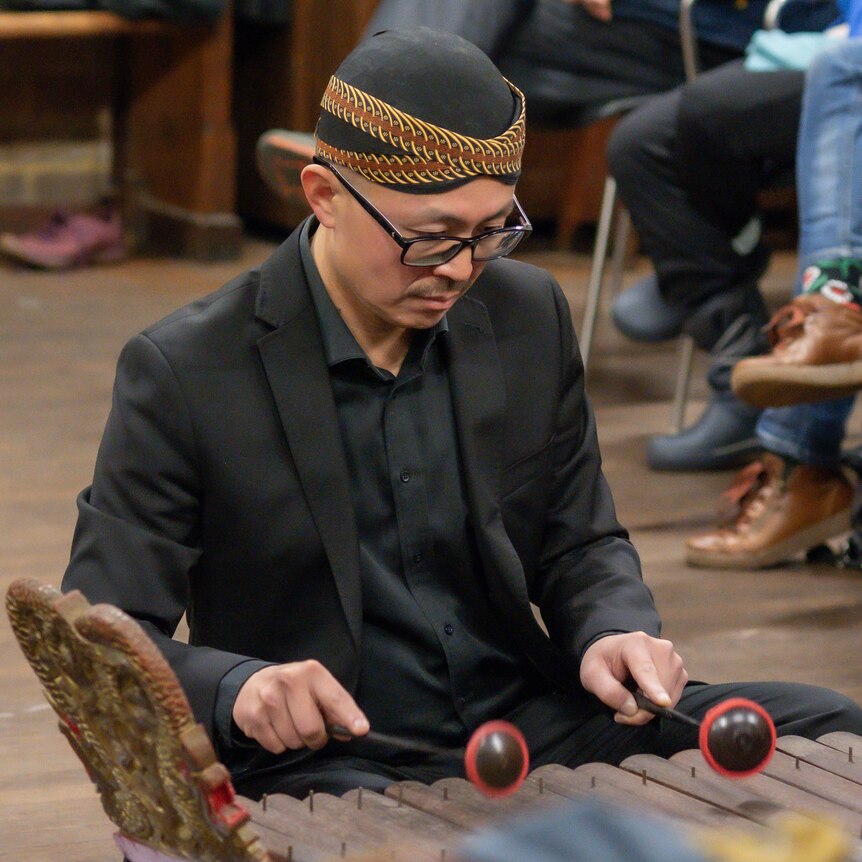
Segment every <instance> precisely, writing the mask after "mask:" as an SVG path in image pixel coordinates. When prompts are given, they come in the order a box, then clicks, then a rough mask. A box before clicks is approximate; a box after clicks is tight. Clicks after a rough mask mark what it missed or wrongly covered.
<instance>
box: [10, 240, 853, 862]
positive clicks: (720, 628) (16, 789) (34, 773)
mask: <svg viewBox="0 0 862 862" xmlns="http://www.w3.org/2000/svg"><path fill="white" fill-rule="evenodd" d="M271 248H272V245H271V244H270V243H267V242H263V241H260V240H254V239H251V240H249V241H248V242H247V243H246V248H245V252H244V259H243V260H242V261H240V262H239V263H237V262H233V263H231V264H218V265H215V264H208V265H204V264H199V263H187V262H178V261H166V260H150V259H138V260H133V261H129V262H127V263H124V264H121V265H116V266H112V267H109V268H101V269H87V270H82V271H79V272H71V273H63V274H46V273H39V272H33V271H29V270H25V269H22V268H18V267H15V266H13V265H11V264H8V263H4V262H0V590H2V592H3V593H4V594H5V590H6V587H7V586H8V584H9V583H10V581H11V580H12V579H13V578H16V577H19V576H22V575H31V576H35V577H38V578H41V579H43V580H45V581H48V582H51V583H54V584H58V583H59V581H60V578H61V575H62V572H63V568H64V566H65V563H66V560H67V556H68V547H69V541H70V537H71V533H72V528H73V525H74V521H75V506H74V499H75V495H76V494H77V492H78V491H79V490H80V488H81V487H83V486H84V485H86V484H87V483H88V481H89V478H90V476H91V472H92V465H93V460H94V457H95V452H96V447H97V445H98V441H99V437H100V435H101V430H102V426H103V424H104V421H105V417H106V415H107V410H108V406H109V403H110V393H111V383H112V380H113V372H114V363H115V360H116V356H117V354H118V352H119V350H120V348H121V346H122V344H123V343H124V342H125V341H126V339H127V338H128V337H129V336H131V335H132V334H134V333H135V332H137V331H138V330H139V329H141V328H142V327H144V326H145V325H147V324H148V323H150V322H152V321H154V320H156V319H158V318H159V317H161V316H163V315H164V314H165V313H167V312H168V311H170V310H172V309H173V308H175V307H176V306H178V305H180V304H182V303H184V302H186V301H188V300H191V299H193V298H195V297H198V296H200V295H203V294H204V293H207V292H209V291H210V290H212V289H215V288H216V287H218V286H219V285H221V284H222V283H223V282H224V281H226V280H227V279H228V278H229V277H231V276H232V275H234V274H235V273H237V272H239V271H240V269H241V268H242V267H245V266H251V265H254V264H256V263H257V262H258V261H260V260H262V259H263V258H264V257H265V256H266V255H267V254H268V252H269V251H270V250H271ZM524 257H525V258H526V259H529V260H532V261H534V262H536V263H539V264H541V265H543V266H548V267H549V268H551V269H552V270H553V271H554V272H555V273H556V274H557V275H558V277H559V279H560V282H561V283H562V285H563V287H564V289H565V290H566V293H567V295H568V296H569V298H570V300H571V302H572V306H573V313H574V316H575V319H576V322H577V321H579V320H580V314H581V311H582V307H583V293H584V290H585V287H586V280H587V273H588V266H589V261H588V260H587V259H586V258H585V257H584V256H582V255H580V256H579V255H574V254H562V253H557V252H545V251H541V250H540V249H539V250H536V247H535V245H534V250H532V251H530V252H529V253H526V254H525V255H524ZM793 265H794V263H793V258H792V256H791V255H788V254H784V255H778V256H777V258H776V261H775V262H774V264H773V266H772V268H771V269H770V272H769V274H768V278H767V280H766V285H765V289H766V292H767V294H768V296H769V298H770V300H771V301H772V302H773V304H777V303H779V302H780V301H782V300H783V298H784V297H785V295H786V291H787V290H788V285H789V284H790V282H791V279H792V272H793ZM644 267H645V264H644V263H643V262H639V263H638V264H637V267H636V268H635V270H634V271H630V272H629V273H628V274H627V278H629V279H631V278H634V277H635V276H636V275H637V274H638V273H639V272H644V271H645V269H644ZM675 350H676V347H675V345H674V344H672V343H669V344H663V345H659V346H652V347H647V346H643V345H635V344H632V343H630V342H627V341H626V340H625V339H624V338H622V337H621V336H620V335H618V334H617V333H615V332H614V331H613V329H612V327H611V326H610V325H609V324H608V320H607V314H606V313H604V314H603V315H602V316H601V322H600V325H599V331H598V335H597V339H596V345H595V348H594V354H593V364H592V368H591V372H590V378H589V389H590V392H591V395H592V397H593V400H594V402H595V404H596V407H597V413H598V418H599V431H600V437H601V440H602V447H603V453H604V458H605V465H606V471H607V474H608V477H609V479H610V482H611V485H612V487H613V489H614V492H615V495H616V499H617V506H618V509H619V513H620V517H621V519H622V521H623V522H624V523H625V524H627V525H628V526H629V527H630V528H631V530H632V533H633V538H634V540H635V543H636V544H637V546H638V548H639V549H640V551H641V554H642V557H643V561H644V572H645V577H646V580H647V581H648V583H649V584H650V586H651V587H652V589H653V591H654V592H655V595H656V599H657V602H658V605H659V608H660V609H661V611H662V613H663V616H664V619H665V631H666V634H667V635H668V636H669V637H670V638H672V639H673V640H674V642H675V643H676V645H677V648H678V649H679V650H680V652H681V653H682V654H683V655H684V657H686V659H687V664H688V668H689V672H690V673H691V675H692V676H693V677H696V678H700V679H707V680H714V681H720V680H730V679H768V678H787V679H793V680H799V681H805V682H813V683H819V684H823V685H828V686H831V687H834V688H836V689H838V690H840V691H843V692H845V693H846V694H848V695H850V696H852V697H854V698H855V699H857V700H859V701H862V662H860V661H859V644H860V633H862V575H859V574H853V573H846V572H840V571H837V570H832V569H826V568H823V567H812V566H806V565H804V564H794V565H789V566H784V567H781V568H776V569H772V570H769V571H766V572H759V573H751V572H742V571H715V572H713V571H708V570H695V569H689V568H687V567H686V566H685V565H684V563H683V562H682V543H683V541H684V539H685V537H686V536H688V535H689V534H691V533H692V532H694V531H696V530H700V529H702V528H705V527H707V526H708V525H709V524H710V523H711V519H712V516H713V512H714V510H715V503H716V498H717V495H718V493H719V492H720V491H721V490H722V489H723V488H724V486H725V484H726V483H727V481H728V478H729V477H728V475H727V474H659V473H651V472H650V471H648V470H647V468H646V466H645V463H644V454H643V453H644V446H645V443H646V440H647V439H648V437H649V436H650V435H652V434H656V433H661V432H663V431H664V430H666V426H667V423H668V421H669V417H670V398H671V393H672V388H673V377H674V373H675V369H676V354H675ZM703 367H704V358H703V357H700V358H699V359H698V366H697V368H698V370H699V371H701V372H702V369H703ZM695 378H696V379H695V384H694V387H693V396H694V400H693V402H692V404H691V407H690V409H689V415H690V418H693V417H694V416H696V415H697V412H698V410H699V409H700V408H701V407H702V399H703V397H704V396H705V388H704V384H703V380H702V373H696V375H695ZM859 425H860V423H859V415H858V414H854V416H853V417H852V419H851V423H850V431H851V434H853V435H854V436H857V437H858V432H859ZM111 831H112V830H111V826H110V824H109V822H108V821H107V820H106V818H105V817H104V815H103V814H102V812H101V808H100V806H99V804H98V801H97V799H96V797H95V793H94V791H93V789H92V787H91V786H90V784H89V782H88V781H87V779H86V777H85V775H84V772H83V769H82V768H81V767H80V765H79V764H78V762H77V761H76V759H75V757H74V755H73V754H72V753H71V751H70V750H69V749H68V747H67V746H66V743H65V741H64V740H63V739H62V738H61V737H60V735H59V733H58V732H57V731H56V724H55V721H54V718H53V714H52V713H51V711H50V710H49V709H48V708H47V706H46V704H45V703H44V701H43V699H42V697H41V694H40V691H39V688H38V685H37V684H36V681H35V677H34V676H33V675H32V673H31V671H30V669H29V667H28V666H27V665H26V663H25V662H24V660H23V658H22V657H21V654H20V652H19V650H18V647H17V644H15V642H14V640H13V638H12V635H11V632H10V629H9V625H8V622H7V620H6V618H5V615H3V616H2V618H0V836H2V838H0V860H14V862H49V860H50V862H57V860H63V862H109V860H117V859H119V857H120V854H119V853H118V852H117V851H116V850H115V849H114V847H113V844H112V842H111V837H110V836H111Z"/></svg>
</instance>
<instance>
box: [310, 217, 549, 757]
mask: <svg viewBox="0 0 862 862" xmlns="http://www.w3.org/2000/svg"><path fill="white" fill-rule="evenodd" d="M312 230H313V222H309V223H308V224H307V225H306V227H305V230H304V231H303V234H302V238H301V242H300V248H301V250H302V262H303V266H304V268H305V273H306V277H307V278H308V282H309V285H310V287H311V295H312V298H313V300H314V304H315V308H316V310H317V317H318V320H319V323H320V329H321V334H322V337H323V344H324V350H325V353H326V358H327V363H328V365H329V369H330V378H331V381H332V390H333V393H334V396H335V404H336V408H337V412H338V420H339V424H340V430H341V437H342V441H343V444H344V451H345V455H346V459H347V465H348V470H349V472H350V480H351V482H350V484H351V490H352V495H353V503H354V508H355V511H356V519H357V527H358V534H359V551H360V566H361V573H362V607H363V622H362V646H361V655H360V677H359V687H358V689H357V692H356V701H357V703H358V704H359V706H360V708H361V709H363V710H364V711H365V713H366V715H367V716H368V719H369V721H370V723H371V726H372V727H373V728H375V729H376V730H380V731H384V732H389V733H396V734H402V735H410V736H415V737H416V738H421V739H425V740H428V741H430V742H433V743H437V744H440V745H453V746H455V745H459V744H463V741H464V739H465V736H466V735H468V734H469V732H470V731H471V730H472V729H474V728H475V727H476V726H478V725H479V724H481V723H482V722H483V721H487V720H488V719H490V718H498V717H501V716H502V715H504V714H505V713H506V712H508V711H509V710H510V709H512V708H513V707H514V706H515V705H517V704H518V703H520V702H521V701H522V700H523V699H525V698H526V697H528V696H530V694H532V693H534V692H535V690H536V686H537V685H541V684H542V683H539V682H538V681H537V680H535V676H536V674H535V671H534V670H532V666H531V665H529V663H528V662H527V660H526V659H525V658H524V657H523V655H522V654H521V652H520V650H519V649H518V648H517V646H516V645H515V643H514V642H513V641H512V639H511V638H510V637H509V636H507V634H506V632H505V631H504V630H503V628H502V626H501V625H500V623H499V622H498V620H497V619H496V617H495V616H494V614H493V612H492V611H491V608H490V605H489V602H488V598H487V595H486V592H485V589H484V588H483V581H484V577H483V574H482V572H481V568H480V562H479V558H478V554H477V552H476V548H475V546H474V540H473V528H472V526H471V523H470V512H469V509H468V506H467V500H466V494H465V490H464V486H463V482H462V474H461V465H460V456H459V451H458V439H457V433H456V427H455V416H454V413H453V409H452V400H451V395H450V392H449V378H448V374H447V370H446V340H447V334H448V325H447V322H446V318H443V320H441V321H440V323H438V324H437V325H436V326H435V327H434V328H433V329H430V330H424V331H421V330H420V331H416V332H415V334H414V337H413V340H412V343H411V345H410V348H409V350H408V353H407V356H406V358H405V360H404V362H403V364H402V366H401V369H400V371H399V372H398V374H397V376H393V375H392V374H391V373H390V372H388V371H386V370H383V369H380V368H377V367H375V366H374V365H373V364H372V363H371V361H370V360H369V359H368V357H367V356H366V355H365V353H364V351H363V350H362V348H361V347H360V346H359V344H358V343H357V341H356V339H355V338H354V337H353V335H352V334H351V332H350V330H349V329H348V328H347V326H346V325H345V323H344V321H343V320H342V318H341V315H340V314H339V313H338V310H337V309H336V308H335V306H334V305H333V303H332V300H331V299H330V297H329V294H328V293H327V291H326V288H325V287H324V285H323V282H322V281H321V279H320V275H319V273H318V271H317V267H316V266H315V264H314V260H313V257H312V254H311V246H310V236H311V232H312ZM354 751H355V753H357V754H358V753H360V752H359V750H358V746H356V745H355V744H354ZM361 753H362V754H363V755H364V756H369V757H374V756H375V754H376V752H373V751H372V750H371V746H368V748H367V749H366V750H365V751H363V752H361ZM386 754H387V755H391V754H392V752H386Z"/></svg>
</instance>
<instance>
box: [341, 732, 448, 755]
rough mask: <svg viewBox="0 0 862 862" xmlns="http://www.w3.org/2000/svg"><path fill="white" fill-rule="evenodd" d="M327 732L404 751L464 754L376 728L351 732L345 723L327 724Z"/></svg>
mask: <svg viewBox="0 0 862 862" xmlns="http://www.w3.org/2000/svg"><path fill="white" fill-rule="evenodd" d="M326 732H327V733H328V734H329V735H330V736H335V737H339V736H346V737H348V738H349V739H367V740H368V741H369V742H382V743H383V744H384V745H391V746H393V747H394V748H401V749H403V750H404V751H421V752H422V753H423V754H441V755H443V756H445V757H451V756H452V755H455V756H460V757H463V756H464V750H463V749H458V748H454V749H453V748H440V747H439V746H436V745H429V744H428V743H427V742H417V741H416V740H415V739H405V738H404V737H403V736H393V735H392V734H391V733H380V732H379V731H376V730H369V731H368V733H363V734H361V735H359V734H355V733H351V732H350V731H349V730H348V729H347V728H346V727H345V726H344V725H343V724H327V725H326ZM342 741H343V740H342Z"/></svg>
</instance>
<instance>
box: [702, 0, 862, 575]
mask: <svg viewBox="0 0 862 862" xmlns="http://www.w3.org/2000/svg"><path fill="white" fill-rule="evenodd" d="M860 6H862V4H860ZM860 94H862V39H859V38H850V39H848V40H846V41H842V42H840V43H838V44H837V45H836V46H834V47H832V48H830V49H829V50H827V51H825V52H824V53H822V54H820V55H819V56H818V57H817V58H815V59H814V61H813V63H812V65H811V67H810V69H809V70H808V73H807V77H806V86H805V100H804V105H803V111H802V121H801V124H800V130H799V154H798V159H797V174H798V177H797V188H798V194H799V221H800V241H799V278H798V281H797V285H796V289H797V292H799V293H800V294H801V295H800V296H798V297H797V298H796V299H795V300H794V301H793V303H792V304H791V305H790V306H788V307H786V308H784V309H781V310H780V311H778V312H777V313H776V314H775V316H774V317H773V320H772V322H771V324H770V327H769V329H770V335H771V336H772V343H773V344H774V345H775V347H774V349H773V351H772V352H771V353H769V354H768V355H766V356H759V357H754V358H751V359H745V360H743V361H741V362H739V363H738V364H737V365H736V366H735V368H734V369H733V378H732V380H733V389H734V391H735V392H736V393H737V394H738V395H739V397H740V398H742V399H743V400H747V401H750V402H753V403H754V404H755V405H756V407H758V408H760V407H764V406H768V405H775V407H774V409H773V408H772V407H770V409H767V410H765V411H764V412H763V414H762V415H761V417H760V419H759V420H758V422H757V438H758V441H759V442H760V445H761V446H762V447H763V449H764V451H765V455H764V456H763V458H762V460H761V461H760V462H757V463H756V464H755V465H752V466H750V467H748V468H746V469H745V470H744V471H743V474H741V475H740V478H739V479H738V480H737V482H736V483H735V493H734V496H735V499H736V502H738V509H737V511H736V512H734V515H733V520H732V521H731V522H730V523H728V524H727V525H725V526H723V527H721V528H719V529H718V530H715V531H713V532H710V533H708V534H706V535H702V536H697V537H695V538H692V539H690V540H689V541H688V542H687V545H686V555H687V559H688V561H689V562H690V563H692V564H693V565H699V566H713V567H724V566H732V567H740V568H759V567H761V566H767V565H770V564H772V563H777V562H781V561H783V560H787V559H789V558H790V557H792V556H793V555H794V554H796V553H799V552H801V551H805V550H808V549H810V548H813V547H815V546H816V545H818V544H820V543H822V542H825V541H826V540H827V539H831V538H833V537H834V536H837V535H838V534H840V533H842V532H844V531H845V530H847V529H848V528H849V526H850V516H849V513H850V504H851V501H852V496H853V491H852V488H851V485H850V483H849V482H848V481H847V479H846V478H845V476H844V474H843V473H842V471H841V468H840V459H841V443H842V441H843V439H844V434H845V425H846V421H847V417H848V415H849V413H850V410H851V408H852V406H853V399H852V398H850V397H846V396H847V395H848V394H849V393H852V392H854V391H856V390H857V389H860V388H862V310H860V303H862V284H860V281H862V100H860ZM856 156H859V157H860V158H859V161H857V160H856ZM840 396H845V397H840ZM808 402H818V403H808ZM782 405H793V406H782Z"/></svg>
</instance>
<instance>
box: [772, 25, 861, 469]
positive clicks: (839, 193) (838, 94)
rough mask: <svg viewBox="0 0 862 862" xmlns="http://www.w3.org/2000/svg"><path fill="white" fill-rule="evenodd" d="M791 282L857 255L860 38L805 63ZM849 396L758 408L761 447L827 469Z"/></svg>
mask: <svg viewBox="0 0 862 862" xmlns="http://www.w3.org/2000/svg"><path fill="white" fill-rule="evenodd" d="M796 174H797V195H798V200H799V228H800V233H799V277H798V278H797V281H796V293H799V292H800V290H801V275H802V272H803V271H804V270H805V268H806V267H807V266H809V265H810V264H812V263H814V262H816V261H818V260H824V259H827V258H833V257H856V258H862V39H856V38H852V39H846V40H842V41H841V42H838V43H837V44H836V45H835V46H834V47H830V48H828V49H826V50H825V51H824V52H823V53H822V54H820V55H818V56H817V57H816V58H815V59H814V60H813V61H812V63H811V66H810V67H809V69H808V72H807V74H806V77H805V96H804V98H803V102H802V117H801V120H800V125H799V143H798V149H797V153H796ZM852 407H853V399H852V398H839V399H835V400H834V401H825V402H823V403H821V404H800V405H798V406H795V407H781V408H770V409H768V410H764V411H763V414H762V415H761V417H760V420H759V421H758V423H757V436H758V437H759V438H760V442H761V443H762V444H763V446H764V447H765V448H767V449H769V450H770V451H773V452H776V453H778V454H780V455H785V456H789V457H791V458H796V459H797V460H799V461H803V462H805V463H807V464H814V465H817V466H822V467H832V466H835V465H836V464H837V463H838V460H839V458H840V455H841V442H842V440H843V439H844V432H845V424H846V422H847V417H848V416H849V414H850V410H851V409H852Z"/></svg>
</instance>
